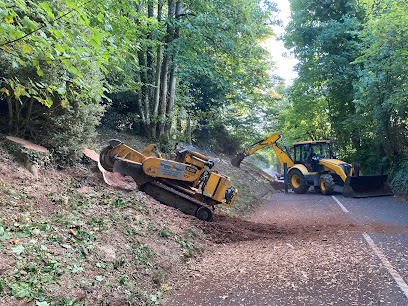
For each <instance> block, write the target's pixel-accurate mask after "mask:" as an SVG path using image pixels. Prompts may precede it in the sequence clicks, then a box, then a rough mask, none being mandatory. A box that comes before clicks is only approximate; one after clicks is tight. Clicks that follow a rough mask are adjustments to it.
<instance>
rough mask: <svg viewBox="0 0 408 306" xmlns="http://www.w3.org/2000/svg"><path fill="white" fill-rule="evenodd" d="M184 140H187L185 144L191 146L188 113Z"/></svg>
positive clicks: (188, 114)
mask: <svg viewBox="0 0 408 306" xmlns="http://www.w3.org/2000/svg"><path fill="white" fill-rule="evenodd" d="M186 139H187V143H188V144H189V145H191V120H190V113H189V112H187V126H186Z"/></svg>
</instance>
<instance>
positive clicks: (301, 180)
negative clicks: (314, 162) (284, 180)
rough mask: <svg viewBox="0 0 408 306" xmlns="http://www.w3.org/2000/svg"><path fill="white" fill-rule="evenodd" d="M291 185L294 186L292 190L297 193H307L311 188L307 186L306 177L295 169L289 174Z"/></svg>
mask: <svg viewBox="0 0 408 306" xmlns="http://www.w3.org/2000/svg"><path fill="white" fill-rule="evenodd" d="M289 184H290V185H291V186H292V189H293V191H294V192H295V193H306V191H307V190H308V189H309V186H307V184H306V180H305V177H304V176H303V174H302V172H300V171H299V170H297V169H294V170H292V171H290V172H289Z"/></svg>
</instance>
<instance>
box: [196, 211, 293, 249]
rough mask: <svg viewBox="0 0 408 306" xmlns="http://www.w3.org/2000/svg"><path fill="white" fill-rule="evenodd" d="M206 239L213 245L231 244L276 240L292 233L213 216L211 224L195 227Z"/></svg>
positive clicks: (242, 220) (231, 218)
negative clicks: (200, 230) (199, 229)
mask: <svg viewBox="0 0 408 306" xmlns="http://www.w3.org/2000/svg"><path fill="white" fill-rule="evenodd" d="M197 227H199V228H201V229H202V231H203V232H204V233H205V235H206V238H207V239H208V240H210V241H212V242H214V243H217V244H220V243H231V242H238V241H253V240H261V239H278V238H281V237H282V236H287V235H291V234H293V231H291V230H288V229H284V228H281V227H278V226H275V225H273V224H261V223H255V222H251V221H247V220H244V219H241V218H236V217H229V216H223V215H215V216H214V220H213V221H212V222H202V223H200V224H198V225H197Z"/></svg>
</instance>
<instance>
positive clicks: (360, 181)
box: [343, 175, 393, 198]
mask: <svg viewBox="0 0 408 306" xmlns="http://www.w3.org/2000/svg"><path fill="white" fill-rule="evenodd" d="M387 177H388V175H363V176H348V177H347V179H346V181H345V183H344V189H343V195H344V196H345V197H351V198H366V197H379V196H387V195H393V193H392V190H391V187H390V185H389V184H388V183H387Z"/></svg>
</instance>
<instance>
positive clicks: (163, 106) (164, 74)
mask: <svg viewBox="0 0 408 306" xmlns="http://www.w3.org/2000/svg"><path fill="white" fill-rule="evenodd" d="M174 13H175V5H174V0H168V18H167V35H166V50H165V52H164V53H165V55H164V58H163V64H162V71H161V80H160V83H161V84H160V85H161V86H160V109H159V133H160V135H164V134H165V124H166V110H167V88H168V84H167V83H168V72H169V63H170V50H169V45H170V43H171V42H172V41H173V38H174V35H173V33H174V31H173V19H174Z"/></svg>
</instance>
